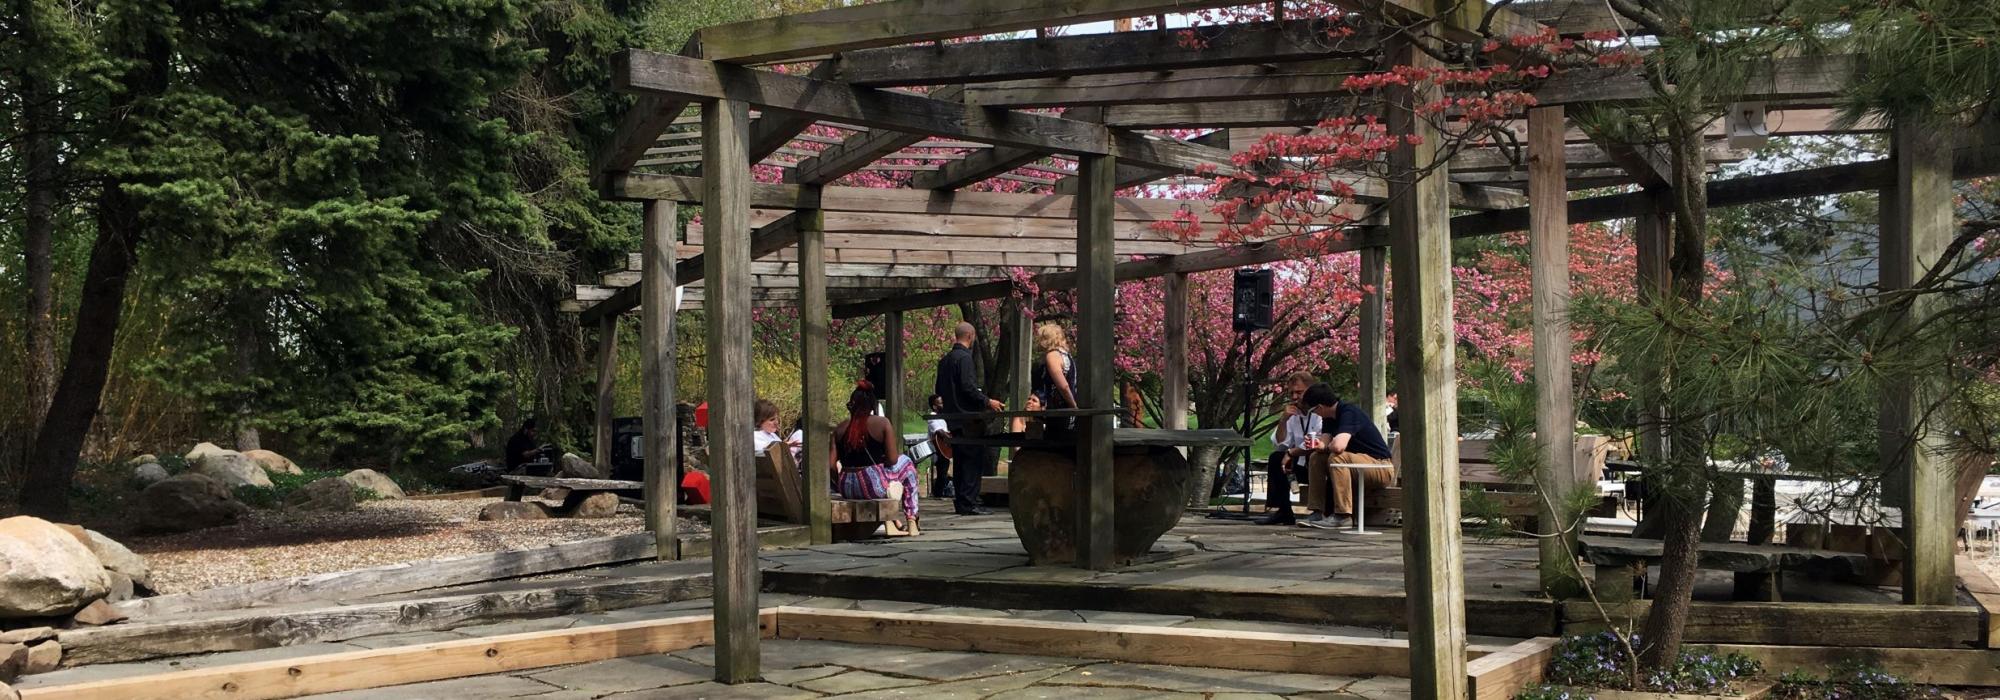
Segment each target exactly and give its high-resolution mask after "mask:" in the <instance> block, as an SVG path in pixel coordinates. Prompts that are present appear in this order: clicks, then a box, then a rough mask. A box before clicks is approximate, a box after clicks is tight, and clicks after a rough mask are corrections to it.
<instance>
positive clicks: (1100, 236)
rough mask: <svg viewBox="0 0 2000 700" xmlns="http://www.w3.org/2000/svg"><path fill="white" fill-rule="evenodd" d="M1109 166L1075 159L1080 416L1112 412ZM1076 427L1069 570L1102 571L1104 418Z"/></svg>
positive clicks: (1109, 518)
mask: <svg viewBox="0 0 2000 700" xmlns="http://www.w3.org/2000/svg"><path fill="white" fill-rule="evenodd" d="M1117 161H1118V159H1117V158H1113V157H1111V156H1083V157H1082V159H1081V160H1080V161H1079V167H1078V169H1077V185H1078V187H1077V196H1076V272H1077V275H1076V276H1077V295H1076V298H1077V304H1076V305H1077V350H1078V353H1077V358H1078V366H1077V374H1078V375H1080V376H1083V377H1088V378H1089V379H1087V380H1085V381H1083V382H1082V384H1083V391H1082V395H1081V396H1079V397H1077V398H1078V402H1079V403H1081V404H1082V405H1083V406H1082V407H1083V408H1113V407H1115V406H1117V405H1118V403H1117V402H1118V395H1117V392H1116V391H1114V388H1115V386H1114V383H1113V382H1112V381H1111V375H1112V369H1111V362H1112V353H1113V352H1114V351H1115V350H1114V349H1115V347H1116V346H1115V345H1114V341H1113V340H1112V337H1113V329H1112V327H1111V323H1112V310H1113V308H1114V307H1115V305H1116V304H1117V297H1118V283H1117V280H1116V279H1115V278H1113V277H1112V274H1113V268H1115V267H1116V266H1117V259H1116V256H1115V255H1114V253H1113V245H1114V244H1115V243H1116V239H1115V238H1114V237H1113V235H1112V223H1113V222H1112V212H1111V204H1112V192H1113V191H1115V190H1116V189H1117V182H1116V178H1115V177H1114V174H1115V172H1116V171H1117V169H1118V162H1117ZM1081 424H1082V428H1083V431H1082V433H1083V434H1082V435H1080V436H1078V442H1077V455H1076V456H1077V464H1076V466H1077V469H1076V486H1077V488H1076V493H1077V498H1078V499H1079V503H1078V504H1077V505H1078V507H1077V522H1076V528H1077V531H1076V543H1077V563H1078V564H1079V565H1082V566H1083V567H1085V568H1090V569H1097V570H1104V569H1109V568H1111V567H1112V565H1113V563H1114V559H1115V554H1114V552H1113V551H1112V546H1113V543H1114V542H1115V541H1116V539H1115V535H1116V531H1115V529H1114V528H1116V527H1117V524H1116V522H1115V520H1114V517H1113V514H1112V508H1113V507H1114V506H1115V501H1114V500H1113V498H1112V494H1113V492H1112V488H1113V486H1112V468H1111V416H1108V415H1102V416H1090V417H1088V418H1084V419H1083V420H1082V421H1081Z"/></svg>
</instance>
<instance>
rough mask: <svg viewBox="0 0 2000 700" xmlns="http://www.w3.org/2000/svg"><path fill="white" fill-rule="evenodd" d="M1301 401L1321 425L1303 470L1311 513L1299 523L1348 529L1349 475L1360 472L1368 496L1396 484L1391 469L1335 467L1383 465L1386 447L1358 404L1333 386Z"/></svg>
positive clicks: (1350, 505)
mask: <svg viewBox="0 0 2000 700" xmlns="http://www.w3.org/2000/svg"><path fill="white" fill-rule="evenodd" d="M1300 403H1303V404H1305V405H1306V406H1307V407H1308V408H1309V409H1310V410H1311V411H1312V412H1313V414H1314V415H1317V416H1319V417H1320V425H1321V426H1322V427H1321V428H1320V433H1321V434H1320V436H1319V438H1318V439H1317V440H1316V441H1315V442H1314V443H1313V444H1312V445H1311V447H1312V448H1313V449H1314V452H1313V455H1312V459H1311V461H1310V462H1308V463H1307V467H1306V468H1307V472H1306V474H1307V486H1306V507H1307V508H1310V509H1312V515H1310V516H1307V517H1306V520H1305V521H1304V522H1302V523H1299V524H1300V525H1302V526H1305V527H1316V528H1322V529H1328V530H1336V529H1345V528H1349V527H1353V526H1354V476H1355V475H1354V472H1356V471H1359V472H1361V482H1362V488H1366V489H1368V491H1369V492H1370V494H1371V495H1372V494H1375V493H1379V492H1380V491H1381V490H1382V489H1385V488H1388V487H1390V486H1394V485H1396V475H1395V470H1394V469H1360V470H1356V469H1350V468H1347V467H1342V466H1340V465H1343V464H1388V463H1389V443H1388V441H1387V440H1383V439H1382V431H1381V430H1379V429H1377V428H1376V427H1375V421H1374V420H1373V419H1371V418H1369V417H1368V414H1367V413H1366V412H1364V411H1362V410H1361V407H1360V406H1356V405H1354V404H1351V403H1347V402H1344V401H1341V400H1340V397H1339V396H1336V395H1335V394H1334V393H1333V388H1332V387H1329V386H1327V385H1325V384H1315V385H1313V387H1312V388H1310V389H1307V390H1306V394H1305V397H1304V398H1303V399H1301V401H1300ZM1329 497H1331V498H1329ZM1329 501H1330V502H1329Z"/></svg>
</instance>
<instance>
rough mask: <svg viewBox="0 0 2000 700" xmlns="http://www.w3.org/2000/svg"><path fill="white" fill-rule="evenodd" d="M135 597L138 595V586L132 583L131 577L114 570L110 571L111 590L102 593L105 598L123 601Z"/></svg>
mask: <svg viewBox="0 0 2000 700" xmlns="http://www.w3.org/2000/svg"><path fill="white" fill-rule="evenodd" d="M137 597H139V587H138V586H136V585H133V583H132V577H130V576H126V575H124V574H121V573H118V572H116V571H113V572H111V592H110V593H106V594H104V599H105V600H108V601H111V602H113V603H123V602H125V601H128V600H131V599H133V598H137Z"/></svg>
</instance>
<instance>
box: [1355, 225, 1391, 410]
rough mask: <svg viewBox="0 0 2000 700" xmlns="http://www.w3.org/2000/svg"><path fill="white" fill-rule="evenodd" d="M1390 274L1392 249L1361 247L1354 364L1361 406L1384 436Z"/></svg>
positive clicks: (1387, 376)
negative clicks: (1358, 383) (1357, 325)
mask: <svg viewBox="0 0 2000 700" xmlns="http://www.w3.org/2000/svg"><path fill="white" fill-rule="evenodd" d="M1388 273H1389V249H1388V248H1380V247H1376V248H1362V249H1361V271H1360V277H1361V313H1360V315H1359V317H1360V323H1361V325H1360V327H1358V328H1356V329H1355V338H1356V342H1357V343H1359V344H1360V348H1359V350H1358V351H1357V352H1356V356H1355V359H1354V364H1355V371H1356V372H1358V373H1359V374H1360V375H1361V377H1360V379H1361V381H1360V386H1359V387H1358V388H1359V389H1360V391H1361V406H1362V407H1363V408H1365V409H1367V412H1368V418H1369V420H1372V421H1374V422H1375V429H1376V430H1380V431H1382V434H1383V435H1388V434H1389V393H1388V392H1389V354H1388V347H1387V342H1388V318H1389V314H1388V303H1389V302H1388V292H1389V274H1388Z"/></svg>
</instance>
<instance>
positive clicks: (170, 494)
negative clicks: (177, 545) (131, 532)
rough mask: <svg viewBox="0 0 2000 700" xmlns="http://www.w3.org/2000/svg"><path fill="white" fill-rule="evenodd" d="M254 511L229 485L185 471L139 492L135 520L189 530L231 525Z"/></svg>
mask: <svg viewBox="0 0 2000 700" xmlns="http://www.w3.org/2000/svg"><path fill="white" fill-rule="evenodd" d="M248 512H250V507H249V506H245V505H243V504H242V503H240V502H238V501H237V500H236V496H235V494H232V493H230V491H229V487H227V486H223V485H222V482H220V481H216V480H214V479H211V478H209V477H206V476H203V475H200V474H182V475H180V476H176V477H174V478H171V479H168V480H166V481H162V482H160V483H157V484H153V485H152V486H148V487H146V490H144V491H140V492H139V498H138V502H137V503H136V504H135V508H134V513H133V524H134V525H136V526H138V527H139V529H141V530H150V531H154V532H186V531H189V530H199V529H202V528H205V527H215V526H217V525H228V524H230V523H234V522H236V520H237V518H241V517H243V514H244V513H248Z"/></svg>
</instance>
